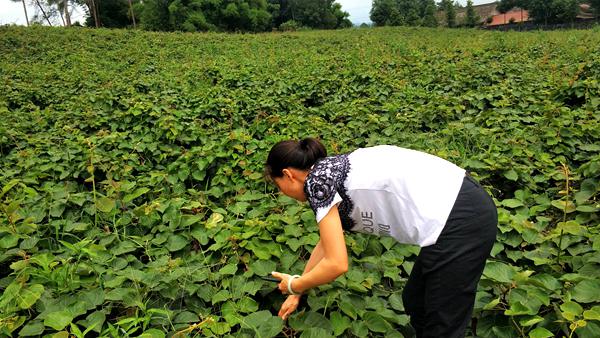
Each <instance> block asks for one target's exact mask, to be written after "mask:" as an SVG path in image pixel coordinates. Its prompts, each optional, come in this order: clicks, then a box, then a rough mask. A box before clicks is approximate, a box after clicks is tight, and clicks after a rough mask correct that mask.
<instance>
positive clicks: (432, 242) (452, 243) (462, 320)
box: [266, 138, 497, 338]
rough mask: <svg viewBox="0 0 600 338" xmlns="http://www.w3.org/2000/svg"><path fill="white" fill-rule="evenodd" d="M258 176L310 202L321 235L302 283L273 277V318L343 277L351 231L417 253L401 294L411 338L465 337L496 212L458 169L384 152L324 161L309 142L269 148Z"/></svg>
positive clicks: (422, 156)
mask: <svg viewBox="0 0 600 338" xmlns="http://www.w3.org/2000/svg"><path fill="white" fill-rule="evenodd" d="M266 169H267V173H268V175H269V176H270V178H271V179H272V180H273V181H274V182H275V184H276V185H277V187H278V188H279V189H280V190H281V192H283V193H284V194H285V195H287V196H289V197H292V198H294V199H297V200H299V201H308V202H309V204H310V207H311V208H312V209H313V211H314V212H315V215H316V219H317V223H318V225H319V235H320V240H319V242H318V243H317V245H316V246H315V248H314V250H313V252H312V253H311V256H310V258H309V260H308V262H307V264H306V267H305V269H304V273H303V274H302V276H298V275H294V276H291V275H289V274H285V273H280V272H273V276H274V277H276V278H278V279H279V280H280V283H279V285H278V287H279V289H280V290H281V291H282V292H283V293H284V294H289V295H290V296H288V298H287V299H286V301H285V302H284V303H283V305H282V306H281V310H280V311H279V316H280V317H282V318H283V319H286V318H287V317H288V316H289V315H290V314H291V313H292V312H293V311H294V310H295V309H296V308H297V306H298V303H299V300H300V295H301V294H302V293H303V292H305V291H306V290H308V289H310V288H313V287H315V286H318V285H322V284H326V283H329V282H332V281H333V280H335V279H336V278H337V277H338V276H340V275H342V274H343V273H345V272H346V271H347V270H348V256H347V252H346V246H345V241H344V232H343V231H344V230H346V231H357V232H363V233H369V234H373V235H378V236H392V237H393V238H395V239H396V240H397V241H398V242H400V243H407V244H417V245H419V246H421V251H420V253H419V255H418V257H417V259H416V262H415V264H414V266H413V269H412V272H411V274H410V277H409V279H408V281H407V283H406V286H405V287H404V291H403V294H402V298H403V300H404V307H405V309H406V311H407V313H408V314H409V315H410V318H411V325H412V326H413V328H414V329H415V331H416V333H417V336H418V337H438V338H439V337H464V334H465V328H466V326H467V323H468V321H469V319H470V318H471V313H472V310H473V303H474V301H475V292H476V289H477V283H478V281H479V278H480V277H481V274H482V272H483V268H484V266H485V261H486V258H487V257H488V255H489V253H490V251H491V249H492V246H493V244H494V241H495V238H496V223H497V213H496V207H495V205H494V202H493V201H492V199H491V198H490V196H489V195H488V194H487V193H486V192H485V190H484V189H483V188H482V187H481V186H480V185H479V184H477V182H475V180H473V179H472V178H471V177H470V176H468V175H467V174H466V172H465V170H464V169H461V168H459V167H457V166H456V165H454V164H452V163H450V162H448V161H446V160H444V159H441V158H439V157H435V156H433V155H429V154H426V153H422V152H419V151H414V150H409V149H404V148H399V147H395V146H387V145H382V146H376V147H370V148H361V149H358V150H355V151H353V152H351V153H349V154H342V155H336V156H330V157H327V153H326V150H325V147H324V146H323V145H322V144H321V143H320V142H319V141H318V140H316V139H312V138H307V139H304V140H301V141H291V140H290V141H282V142H279V143H277V144H276V145H275V146H273V148H272V149H271V151H270V153H269V156H268V158H267V163H266Z"/></svg>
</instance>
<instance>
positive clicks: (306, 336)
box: [300, 327, 333, 338]
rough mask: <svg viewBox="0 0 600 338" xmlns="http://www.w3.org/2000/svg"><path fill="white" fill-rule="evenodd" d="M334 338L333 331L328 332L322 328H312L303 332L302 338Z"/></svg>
mask: <svg viewBox="0 0 600 338" xmlns="http://www.w3.org/2000/svg"><path fill="white" fill-rule="evenodd" d="M329 337H333V336H332V335H331V331H327V330H325V329H323V328H320V327H311V328H309V329H307V330H304V331H302V334H301V335H300V338H329Z"/></svg>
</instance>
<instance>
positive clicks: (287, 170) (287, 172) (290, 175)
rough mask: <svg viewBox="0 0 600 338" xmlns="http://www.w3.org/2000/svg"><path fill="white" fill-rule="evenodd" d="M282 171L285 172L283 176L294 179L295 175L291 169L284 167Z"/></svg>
mask: <svg viewBox="0 0 600 338" xmlns="http://www.w3.org/2000/svg"><path fill="white" fill-rule="evenodd" d="M281 173H282V174H283V176H285V177H287V178H289V179H290V180H291V179H293V177H294V175H293V174H292V171H291V170H289V169H283V170H282V171H281Z"/></svg>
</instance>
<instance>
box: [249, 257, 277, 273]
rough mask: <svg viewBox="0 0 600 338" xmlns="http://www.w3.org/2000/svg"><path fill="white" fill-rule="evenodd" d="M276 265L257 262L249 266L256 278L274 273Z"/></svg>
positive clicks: (270, 262) (267, 261) (264, 261)
mask: <svg viewBox="0 0 600 338" xmlns="http://www.w3.org/2000/svg"><path fill="white" fill-rule="evenodd" d="M276 267H277V264H276V263H275V262H273V261H269V260H257V261H255V262H254V263H252V264H250V269H251V270H252V271H253V272H254V273H255V274H256V275H258V276H267V275H270V274H271V271H275V268H276Z"/></svg>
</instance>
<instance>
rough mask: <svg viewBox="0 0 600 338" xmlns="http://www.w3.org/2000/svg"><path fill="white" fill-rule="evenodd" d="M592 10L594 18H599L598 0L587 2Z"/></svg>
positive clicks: (599, 1) (599, 0)
mask: <svg viewBox="0 0 600 338" xmlns="http://www.w3.org/2000/svg"><path fill="white" fill-rule="evenodd" d="M588 2H589V3H590V5H591V6H592V9H593V10H594V14H595V15H596V18H598V17H600V0H588Z"/></svg>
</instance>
